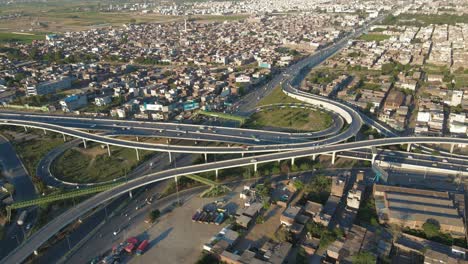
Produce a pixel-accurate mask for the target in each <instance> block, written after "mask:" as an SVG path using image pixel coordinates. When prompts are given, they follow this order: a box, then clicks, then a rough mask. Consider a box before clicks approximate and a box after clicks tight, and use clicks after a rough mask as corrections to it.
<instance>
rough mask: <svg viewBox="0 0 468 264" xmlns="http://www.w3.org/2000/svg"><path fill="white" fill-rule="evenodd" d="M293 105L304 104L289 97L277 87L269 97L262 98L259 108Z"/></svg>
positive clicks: (258, 104)
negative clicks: (273, 105) (274, 105)
mask: <svg viewBox="0 0 468 264" xmlns="http://www.w3.org/2000/svg"><path fill="white" fill-rule="evenodd" d="M291 103H302V102H301V101H299V100H296V99H294V98H291V97H289V96H287V95H286V94H285V93H283V91H282V90H281V87H279V86H278V87H276V88H275V89H274V90H273V91H272V92H271V93H270V94H269V95H268V96H266V97H264V98H262V99H261V100H260V101H259V102H258V103H257V106H262V105H271V104H291Z"/></svg>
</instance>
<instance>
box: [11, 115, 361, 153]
mask: <svg viewBox="0 0 468 264" xmlns="http://www.w3.org/2000/svg"><path fill="white" fill-rule="evenodd" d="M4 124H6V125H15V126H18V125H19V126H28V127H36V128H39V129H48V130H50V131H54V132H57V133H62V134H65V135H70V136H74V137H79V138H84V139H86V140H91V141H95V142H98V143H102V144H109V145H114V146H119V147H130V148H137V149H145V150H153V151H167V152H186V153H216V154H221V153H235V152H236V153H245V152H268V151H281V150H292V149H297V148H308V147H311V146H316V145H318V144H332V143H337V142H340V141H343V140H346V139H347V138H350V137H352V136H353V135H354V133H355V132H356V131H358V128H359V125H358V124H354V122H353V124H352V125H351V126H350V128H351V129H347V130H346V131H345V132H343V133H341V134H339V135H336V136H333V137H330V138H328V139H325V140H318V141H311V142H307V143H295V144H275V145H258V146H251V147H249V148H246V147H244V146H243V147H236V146H228V147H209V146H204V147H199V146H178V145H168V144H152V143H143V142H134V141H127V140H121V139H114V138H110V137H106V136H101V135H97V134H91V133H87V132H84V131H80V130H76V129H70V128H65V127H61V126H56V125H50V124H45V123H31V122H26V121H20V120H15V121H13V120H9V121H8V122H6V123H4Z"/></svg>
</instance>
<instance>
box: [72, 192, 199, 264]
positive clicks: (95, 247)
mask: <svg viewBox="0 0 468 264" xmlns="http://www.w3.org/2000/svg"><path fill="white" fill-rule="evenodd" d="M158 186H160V187H158ZM162 187H164V184H160V185H157V186H156V187H154V188H152V189H151V190H148V191H145V192H143V193H142V194H141V195H139V196H138V197H137V198H135V199H132V201H131V202H130V203H129V205H128V206H127V207H126V209H125V210H122V211H121V212H119V213H118V214H117V215H115V216H114V217H112V218H110V219H109V220H108V221H107V223H106V224H105V225H104V226H102V227H101V228H100V229H99V230H98V231H97V232H96V234H95V235H94V236H93V237H91V239H90V240H89V241H88V243H86V244H85V245H84V246H83V247H81V248H80V249H79V250H78V251H77V252H76V253H74V254H73V255H72V257H71V258H70V259H69V260H68V263H86V262H87V261H89V260H90V259H92V258H93V257H95V256H99V255H102V254H103V253H105V252H107V251H109V250H110V249H111V248H112V247H113V246H114V245H117V244H119V243H120V242H123V241H124V240H125V239H126V238H128V237H129V235H128V233H129V229H130V228H132V227H135V226H136V225H142V224H145V223H144V219H145V218H146V216H147V214H148V212H149V211H151V210H154V209H159V210H160V211H163V210H164V209H166V208H168V207H170V206H172V205H173V204H174V202H176V201H177V199H178V198H177V195H176V194H172V195H170V196H167V197H165V198H163V199H161V200H156V201H155V202H153V203H152V204H150V205H145V206H143V207H141V205H142V204H143V203H144V199H145V198H146V196H148V195H153V194H155V193H160V192H161V191H162V190H163V188H162ZM206 188H207V187H206V186H201V187H196V188H192V189H189V190H186V191H181V192H179V199H180V200H181V201H186V200H188V199H189V198H190V197H193V196H194V195H197V194H199V193H201V192H202V191H203V190H205V189H206ZM136 206H138V208H139V209H138V210H136V209H135V208H136ZM115 231H119V232H118V233H117V235H114V232H115Z"/></svg>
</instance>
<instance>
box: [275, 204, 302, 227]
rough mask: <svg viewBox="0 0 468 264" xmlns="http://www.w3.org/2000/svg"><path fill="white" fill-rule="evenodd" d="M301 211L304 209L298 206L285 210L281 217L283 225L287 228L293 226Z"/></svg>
mask: <svg viewBox="0 0 468 264" xmlns="http://www.w3.org/2000/svg"><path fill="white" fill-rule="evenodd" d="M301 210H302V208H301V207H298V206H290V207H288V208H286V210H284V212H283V213H282V214H281V216H280V221H281V224H282V225H285V226H292V225H293V224H294V221H295V220H296V217H297V216H298V215H299V214H300V212H301Z"/></svg>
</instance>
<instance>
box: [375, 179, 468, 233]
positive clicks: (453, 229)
mask: <svg viewBox="0 0 468 264" xmlns="http://www.w3.org/2000/svg"><path fill="white" fill-rule="evenodd" d="M373 192H374V198H375V207H376V210H377V215H378V217H379V222H380V223H384V224H396V225H400V226H403V227H407V228H411V229H422V226H423V224H424V223H426V222H427V221H428V220H429V221H436V222H438V224H439V225H440V229H441V231H442V232H446V233H450V234H452V235H453V236H455V237H465V224H464V222H463V217H462V216H460V213H459V211H464V208H463V210H461V209H460V208H458V206H463V207H464V201H461V202H458V201H457V204H456V203H455V201H454V199H453V196H452V195H450V194H449V193H448V192H437V191H429V190H420V189H412V188H403V187H395V186H385V185H378V184H374V188H373ZM462 199H464V198H462Z"/></svg>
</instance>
